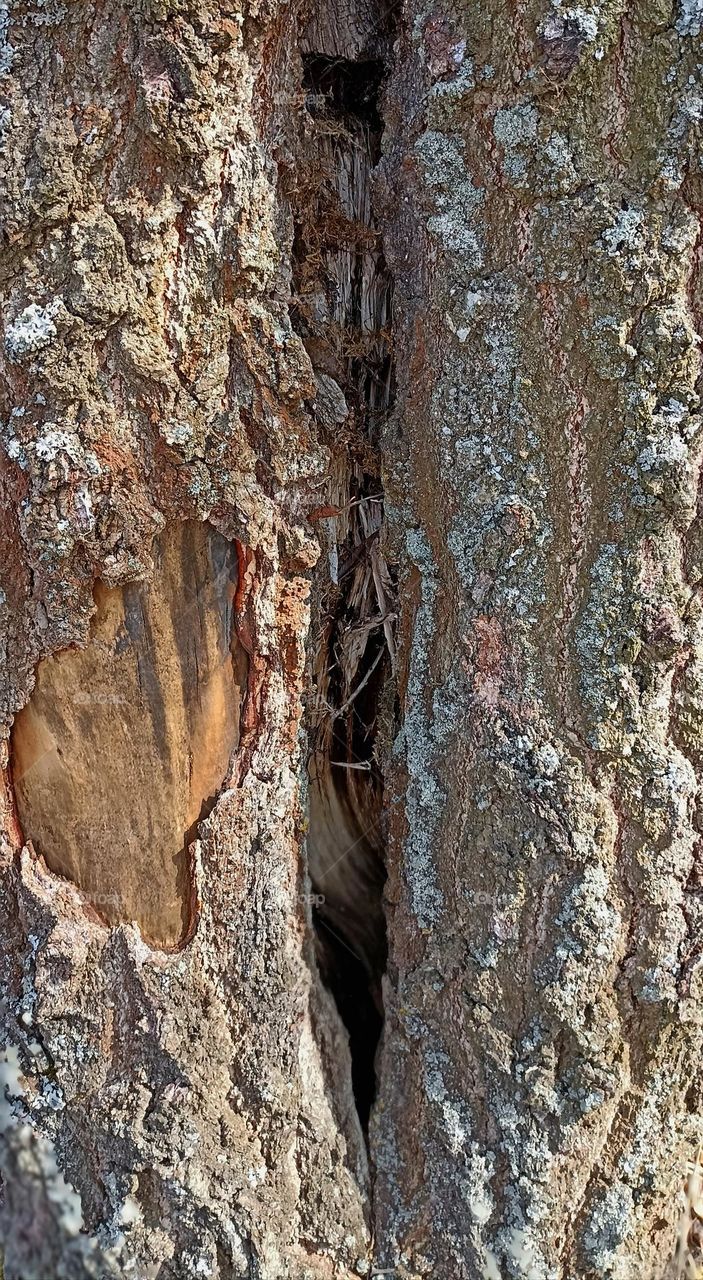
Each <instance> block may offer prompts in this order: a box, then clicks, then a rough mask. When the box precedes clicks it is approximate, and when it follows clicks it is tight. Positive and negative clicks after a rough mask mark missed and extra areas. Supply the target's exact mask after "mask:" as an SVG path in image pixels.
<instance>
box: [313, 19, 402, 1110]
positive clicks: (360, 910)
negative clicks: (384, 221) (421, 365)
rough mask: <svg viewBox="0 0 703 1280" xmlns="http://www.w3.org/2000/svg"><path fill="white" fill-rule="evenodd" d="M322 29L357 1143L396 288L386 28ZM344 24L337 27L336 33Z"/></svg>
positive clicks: (378, 862) (322, 318)
mask: <svg viewBox="0 0 703 1280" xmlns="http://www.w3.org/2000/svg"><path fill="white" fill-rule="evenodd" d="M357 17H358V18H359V22H358V24H357V25H356V26H355V25H354V22H353V20H352V16H351V15H350V14H349V13H345V14H344V15H343V16H342V14H341V13H340V14H335V15H334V16H333V15H330V14H327V15H326V19H325V28H324V30H321V29H320V26H319V19H318V20H317V25H316V26H314V27H313V26H311V27H310V28H309V29H308V31H307V33H306V37H305V39H304V41H303V48H302V60H303V86H304V90H305V95H306V97H305V123H304V129H303V142H302V153H303V164H302V166H301V180H300V185H299V191H298V202H297V208H296V235H295V244H294V298H293V315H294V323H295V325H296V327H297V330H298V332H299V334H300V335H301V337H302V339H303V341H304V343H305V345H306V348H307V350H308V354H309V355H310V357H311V360H312V363H313V367H314V370H315V377H316V397H315V401H314V404H313V412H314V413H315V416H316V418H317V422H318V426H319V430H320V434H321V436H322V439H323V442H324V443H325V445H326V446H327V448H328V450H329V460H330V466H329V474H328V480H327V491H326V493H325V495H324V501H322V502H321V504H320V507H319V509H318V510H317V511H316V512H315V513H314V518H315V519H316V522H317V524H318V528H319V531H320V534H321V541H322V543H323V547H324V549H325V551H326V555H323V559H322V562H321V566H320V568H319V570H318V573H317V579H316V583H315V592H314V609H313V626H312V632H311V637H312V639H311V645H310V649H311V672H310V682H311V699H310V709H309V731H310V759H309V774H310V832H309V840H308V848H309V869H310V875H311V880H312V886H313V889H314V891H315V892H314V895H313V923H314V926H315V930H316V938H317V950H318V958H319V963H320V968H321V972H322V976H323V979H324V981H325V982H326V985H327V986H328V988H329V990H330V991H331V993H332V995H333V996H334V999H335V1002H336V1006H337V1009H338V1012H339V1015H340V1017H341V1019H342V1021H343V1023H344V1026H345V1027H346V1030H347V1033H348V1037H349V1052H350V1071H351V1079H352V1087H353V1092H354V1097H355V1100H356V1106H357V1110H358V1114H359V1119H360V1122H361V1126H362V1128H363V1129H364V1130H366V1128H367V1126H368V1120H369V1115H370V1111H371V1108H372V1106H373V1102H374V1099H375V1094H376V1065H375V1059H376V1050H377V1047H378V1042H379V1038H380V1034H381V1030H382V1026H383V1006H382V996H381V979H382V975H383V972H384V970H385V965H386V950H387V948H386V928H385V917H384V909H383V887H384V883H385V837H384V833H383V817H382V814H383V747H382V743H383V742H384V741H385V739H386V738H387V736H388V733H387V730H388V728H389V724H390V719H392V692H391V687H392V683H393V675H394V666H395V662H394V639H393V634H394V622H395V604H394V597H395V585H394V581H393V575H392V571H391V568H390V567H389V565H388V562H387V560H386V556H385V546H384V532H383V486H382V481H381V459H380V453H379V439H380V435H381V431H382V428H383V424H384V422H385V420H386V417H387V415H388V413H389V411H390V408H391V402H392V353H391V341H390V319H391V316H390V308H391V292H392V282H391V279H390V274H389V271H388V267H387V264H386V262H385V258H384V255H383V248H382V244H381V231H380V227H379V225H378V222H377V219H376V217H375V214H374V209H373V193H372V184H373V178H372V175H373V170H374V168H375V166H376V164H377V163H378V161H379V159H380V144H381V134H382V128H383V126H382V120H381V114H380V93H381V89H382V85H383V80H384V76H385V72H386V61H385V57H386V56H387V51H388V35H389V32H388V26H387V22H386V20H385V18H383V17H382V15H380V14H377V15H376V17H375V19H373V20H372V21H371V22H370V30H369V33H368V38H367V39H366V40H365V41H362V40H360V38H359V37H360V32H361V30H362V28H363V23H364V21H366V22H368V21H369V19H368V15H357ZM345 23H346V24H347V27H346V29H345Z"/></svg>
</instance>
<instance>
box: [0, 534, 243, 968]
mask: <svg viewBox="0 0 703 1280" xmlns="http://www.w3.org/2000/svg"><path fill="white" fill-rule="evenodd" d="M154 554H155V570H154V576H153V581H152V582H150V583H143V582H140V583H133V584H129V585H128V586H126V587H124V588H114V589H110V588H107V587H105V586H104V585H103V584H101V583H98V584H97V586H96V588H95V603H96V606H97V608H96V613H95V615H94V617H93V619H92V622H91V628H90V636H89V640H88V643H87V645H86V647H85V648H84V649H76V650H64V651H63V652H61V653H57V654H55V655H54V656H53V657H50V658H47V659H46V660H45V661H44V662H42V663H40V665H39V667H38V669H37V677H36V686H35V688H34V691H33V693H32V696H31V698H30V701H29V703H28V705H27V706H26V707H25V708H24V709H23V710H22V711H21V712H20V713H19V715H18V716H17V718H16V720H15V724H14V726H13V731H12V766H13V782H14V788H15V795H16V800H17V808H18V813H19V818H20V821H21V823H22V828H23V832H24V836H25V839H29V840H31V841H32V843H33V845H34V847H35V849H36V850H37V852H38V853H40V854H41V855H42V856H43V857H44V859H45V860H46V863H47V865H48V866H49V867H50V868H51V869H52V870H53V871H56V872H59V873H60V874H61V875H63V876H66V877H67V878H68V879H70V880H72V881H73V882H74V883H75V884H76V885H78V886H79V887H80V888H81V889H82V891H83V893H84V895H85V898H86V900H87V901H89V902H91V903H92V905H93V906H94V907H95V908H96V909H97V910H98V911H99V912H100V913H101V914H102V915H103V916H104V917H105V919H107V920H108V921H109V922H110V923H117V922H118V921H128V920H136V921H137V923H138V924H139V926H140V928H141V930H142V932H143V934H144V936H145V937H146V938H148V939H149V941H150V942H152V943H154V944H156V945H158V946H161V947H173V946H176V945H177V944H178V943H179V942H180V941H181V940H182V939H183V937H184V935H185V934H186V933H187V930H188V926H189V916H190V911H191V906H190V899H191V886H190V875H189V870H188V862H187V844H188V840H189V839H192V838H193V834H194V831H193V828H194V824H195V823H196V822H197V820H198V819H199V818H200V817H203V816H205V814H206V813H207V812H209V808H210V807H211V806H212V803H213V802H214V799H215V797H216V794H217V792H218V791H219V790H220V788H221V787H222V784H223V782H224V781H225V778H226V776H227V773H228V769H229V764H230V759H231V756H232V753H233V751H234V750H235V749H236V746H237V743H238V739H239V720H240V708H241V698H242V690H243V688H244V682H245V672H246V663H245V655H244V652H243V650H242V648H241V646H240V645H239V644H238V642H237V640H236V633H235V630H234V624H233V623H234V619H233V607H234V593H235V590H236V585H237V557H236V551H235V547H234V544H233V543H231V542H229V541H227V539H225V538H223V537H222V536H221V534H219V533H217V532H216V530H215V529H213V528H212V526H210V525H207V524H200V523H196V522H187V523H183V524H179V525H174V526H172V527H171V528H169V529H167V530H166V531H165V532H164V534H163V535H162V536H161V538H160V539H159V540H158V541H157V544H156V547H155V553H154Z"/></svg>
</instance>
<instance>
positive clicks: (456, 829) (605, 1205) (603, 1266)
mask: <svg viewBox="0 0 703 1280" xmlns="http://www.w3.org/2000/svg"><path fill="white" fill-rule="evenodd" d="M702 23H703V14H702V13H701V9H700V5H696V4H694V3H690V2H689V0H683V3H680V4H679V3H677V4H676V5H675V6H674V7H673V8H672V6H671V5H670V4H668V3H649V2H646V3H637V4H634V5H628V6H624V5H622V4H618V3H613V4H611V3H605V4H598V5H584V6H579V7H574V8H569V9H566V8H562V7H560V6H559V5H557V4H555V5H551V6H550V5H548V4H544V3H543V2H542V0H538V2H537V3H528V4H516V5H515V6H510V7H509V8H506V7H505V6H503V5H502V4H492V3H490V2H489V3H487V4H485V5H480V6H479V5H471V6H465V5H458V4H457V5H455V6H454V5H451V4H447V5H442V6H440V5H438V6H437V7H436V8H434V9H432V10H429V9H428V8H425V7H421V6H418V7H417V8H416V9H415V8H414V7H413V6H412V5H411V6H408V11H407V13H406V19H405V24H404V28H403V33H402V38H401V43H400V48H399V50H398V53H397V67H396V70H395V73H394V77H393V84H392V89H391V91H390V94H389V100H388V104H387V108H386V118H387V122H388V126H389V129H388V134H387V137H386V143H385V150H386V157H385V161H384V164H383V166H382V169H381V173H380V176H379V183H378V186H379V203H380V206H381V207H382V216H383V218H384V220H385V222H386V224H387V236H386V247H387V253H388V256H389V259H390V265H391V269H392V271H393V273H394V277H395V298H396V305H395V319H396V339H397V344H398V349H397V353H396V369H397V376H398V393H397V401H398V409H397V412H396V415H395V418H394V422H393V425H392V427H391V429H390V431H389V433H388V435H387V438H386V441H385V445H384V448H383V456H384V460H385V467H386V493H387V498H388V505H387V510H388V513H389V521H390V525H391V528H392V532H393V537H394V539H395V542H396V546H397V554H398V557H399V560H400V562H401V565H402V576H401V582H402V594H403V595H404V599H405V601H406V604H405V608H404V614H403V621H402V627H401V643H400V649H401V653H402V654H403V662H404V672H403V675H402V678H401V694H402V701H403V712H404V714H403V730H402V733H401V736H400V738H399V740H398V744H397V756H396V764H395V768H394V771H393V784H392V787H391V792H392V796H393V801H392V807H391V817H392V820H391V842H390V848H389V854H388V866H389V874H390V887H389V897H390V901H391V903H392V909H391V911H390V940H389V941H390V956H391V962H390V972H389V980H388V986H387V998H386V1032H385V1036H384V1053H383V1062H382V1068H381V1106H380V1108H379V1110H378V1112H377V1120H376V1133H375V1143H374V1149H375V1158H376V1161H377V1163H378V1175H377V1181H376V1197H377V1221H376V1230H377V1238H378V1240H379V1249H380V1257H381V1260H382V1262H383V1263H384V1264H385V1265H388V1266H396V1267H397V1269H398V1274H401V1275H406V1274H408V1275H417V1274H420V1275H442V1276H458V1275H461V1276H467V1277H468V1276H471V1277H474V1276H477V1275H487V1276H499V1275H503V1276H515V1277H517V1276H530V1277H531V1278H532V1280H547V1278H548V1277H550V1278H551V1277H557V1276H558V1277H567V1276H568V1277H574V1276H579V1277H581V1276H583V1277H595V1276H608V1277H619V1278H622V1280H625V1278H629V1277H633V1278H634V1277H641V1276H661V1275H662V1274H664V1272H665V1271H666V1269H667V1264H668V1261H669V1259H670V1258H671V1256H672V1253H673V1250H674V1238H675V1230H676V1222H677V1214H678V1212H679V1206H680V1188H681V1185H682V1181H683V1175H684V1170H685V1163H686V1159H687V1158H691V1157H693V1156H694V1155H695V1149H696V1145H697V1143H698V1141H699V1119H698V1116H697V1114H696V1113H697V1112H698V1111H699V1108H700V1101H701V1095H700V1051H701V1040H700V996H701V985H700V984H701V968H700V966H701V957H700V949H701V909H702V906H703V898H702V897H701V882H700V879H699V876H700V836H699V826H700V813H699V809H698V796H699V790H698V787H699V781H700V765H701V754H700V750H701V748H700V742H701V719H700V714H701V698H700V689H701V680H700V662H701V648H700V636H701V630H700V628H701V605H700V595H699V586H700V582H701V574H702V566H701V561H700V545H699V541H700V532H699V529H700V526H699V525H698V524H697V522H696V521H695V516H696V504H697V492H698V474H699V465H700V430H701V422H700V418H699V416H698V413H697V411H698V407H699V397H698V394H697V391H696V384H697V379H698V374H699V355H698V341H699V339H698V337H697V335H696V318H697V313H698V312H699V311H700V305H701V284H700V254H699V243H700V206H701V178H702V174H701V163H700V150H699V145H700V133H699V128H700V119H701V113H702V110H703V98H702V96H701V83H700V74H701V67H700V55H701V42H700V36H701V30H702ZM408 1117H412V1123H409V1122H408Z"/></svg>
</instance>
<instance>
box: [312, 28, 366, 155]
mask: <svg viewBox="0 0 703 1280" xmlns="http://www.w3.org/2000/svg"><path fill="white" fill-rule="evenodd" d="M384 73H385V68H384V65H383V62H382V61H381V59H380V58H369V59H367V60H366V61H364V62H352V61H350V60H348V59H347V58H327V57H325V56H324V55H323V54H321V53H309V54H306V55H305V56H304V57H303V88H304V89H306V90H307V99H306V106H307V109H308V111H309V112H310V113H311V115H318V114H320V113H321V112H325V111H327V112H329V113H330V114H332V115H335V116H345V115H349V116H354V117H355V119H356V120H358V121H362V122H363V123H365V124H367V125H368V126H369V128H370V129H372V130H373V132H374V133H378V134H380V133H381V131H382V128H383V122H382V120H381V115H380V112H379V106H378V100H379V90H380V87H381V84H382V82H383V77H384ZM372 159H373V160H375V159H376V156H373V157H372Z"/></svg>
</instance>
